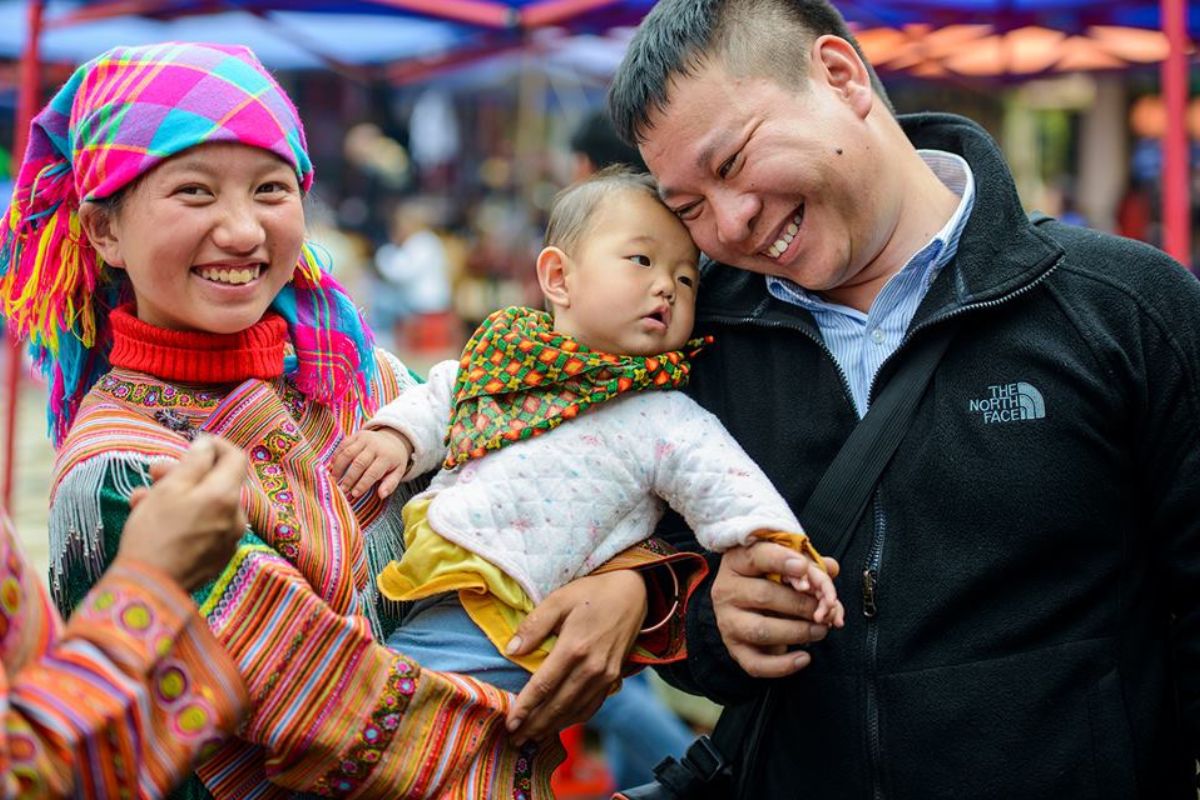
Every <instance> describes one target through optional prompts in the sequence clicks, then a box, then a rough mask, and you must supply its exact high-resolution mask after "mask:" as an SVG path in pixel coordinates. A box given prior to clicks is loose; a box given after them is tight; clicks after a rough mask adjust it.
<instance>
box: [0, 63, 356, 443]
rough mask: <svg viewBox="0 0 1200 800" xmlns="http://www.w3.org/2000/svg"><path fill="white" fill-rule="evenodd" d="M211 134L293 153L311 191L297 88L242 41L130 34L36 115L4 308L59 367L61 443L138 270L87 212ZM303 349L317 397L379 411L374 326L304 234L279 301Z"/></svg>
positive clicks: (9, 247)
mask: <svg viewBox="0 0 1200 800" xmlns="http://www.w3.org/2000/svg"><path fill="white" fill-rule="evenodd" d="M206 142H238V143H241V144H245V145H249V146H251V147H260V148H262V149H264V150H268V151H270V152H272V153H274V154H275V155H277V156H279V157H280V158H282V159H283V160H284V161H286V162H287V163H288V164H290V165H291V166H292V167H293V168H294V169H295V170H296V174H297V176H298V177H299V180H300V184H301V186H302V187H303V188H304V189H305V190H307V189H308V188H309V187H310V186H311V185H312V180H313V168H312V163H311V161H309V158H308V153H307V151H306V144H305V139H304V128H303V127H302V125H301V123H300V118H299V116H298V115H297V113H296V109H295V106H293V105H292V102H291V100H290V99H288V96H287V95H286V94H285V93H284V91H283V89H281V88H280V86H279V84H278V83H276V82H275V79H274V78H272V77H271V75H270V73H268V72H267V71H266V69H265V68H264V67H263V66H262V64H260V63H259V61H258V59H257V58H255V56H254V54H253V53H252V52H250V50H248V49H246V48H244V47H231V46H225V45H215V44H189V43H179V42H167V43H164V44H156V45H149V46H146V47H118V48H114V49H113V50H110V51H108V52H107V53H105V54H103V55H101V56H99V57H98V58H96V59H95V60H93V61H91V62H89V63H87V64H85V65H83V66H82V67H80V68H79V69H77V70H76V71H75V74H74V75H72V76H71V79H70V80H69V81H67V83H66V84H65V85H64V86H63V87H62V89H60V90H59V91H58V94H56V95H55V96H54V99H53V100H51V101H50V103H49V104H48V105H47V106H46V107H45V108H44V109H43V110H42V111H41V113H40V114H38V116H37V117H36V118H35V119H34V120H33V124H32V125H31V126H30V131H29V145H28V147H27V148H26V151H25V160H24V162H23V163H22V165H21V170H20V173H19V175H18V177H17V183H16V187H15V189H14V191H13V198H12V204H11V206H10V207H9V210H8V213H7V214H6V215H5V217H4V219H3V220H2V221H0V313H3V315H4V316H5V317H7V318H8V326H9V330H10V332H11V333H12V334H13V335H16V336H19V337H28V338H29V340H30V350H31V352H32V353H33V356H34V359H35V362H36V364H37V365H38V366H39V367H40V368H41V369H42V371H43V372H44V373H45V374H46V375H47V376H48V377H49V379H50V407H49V416H50V422H51V426H52V429H53V434H54V439H55V442H56V443H58V442H61V441H62V438H63V437H64V436H65V435H66V432H67V430H68V428H69V427H70V425H71V422H72V420H73V419H74V417H75V413H76V411H77V410H78V408H79V402H80V400H82V399H83V396H84V395H85V394H86V393H87V391H88V389H90V388H91V386H92V384H94V383H95V382H96V380H97V379H98V378H99V377H100V376H101V375H102V374H103V373H104V372H105V371H107V369H108V366H109V365H108V353H109V350H110V349H111V346H112V334H111V331H110V329H109V324H108V315H109V312H110V311H111V310H112V309H113V308H114V307H116V306H117V305H119V304H120V303H121V302H124V301H125V300H127V299H129V298H128V296H127V295H128V292H129V289H128V286H127V282H126V281H123V280H118V279H117V277H116V276H115V275H114V274H113V273H112V272H111V271H110V270H109V269H107V268H106V267H105V266H104V263H103V261H102V260H100V258H99V256H98V254H97V253H96V251H95V250H94V249H93V248H92V247H91V245H90V243H89V242H88V241H87V238H86V236H85V235H84V234H83V232H82V230H81V228H80V224H79V215H78V210H79V204H80V202H81V201H87V200H102V199H104V198H108V197H111V196H112V195H113V194H114V193H116V192H118V191H120V190H121V189H123V188H125V187H126V186H128V185H129V184H130V183H132V182H133V181H134V180H136V179H137V178H138V177H140V176H141V175H144V174H145V173H146V172H148V171H150V170H151V169H153V168H154V167H156V166H157V165H158V164H161V163H162V162H163V161H165V160H166V159H168V158H170V157H172V156H174V155H176V154H178V153H180V152H182V151H184V150H187V149H188V148H190V147H195V146H196V145H199V144H204V143H206ZM273 308H275V310H276V311H278V312H279V313H280V314H282V315H283V317H284V318H285V319H286V320H287V322H288V328H289V331H290V334H291V340H292V344H293V345H294V347H295V350H296V365H295V369H294V371H293V379H294V380H295V382H296V385H297V387H298V388H299V389H300V390H301V391H302V392H304V393H305V394H306V395H308V396H310V397H312V398H313V399H315V400H317V401H319V402H324V403H331V404H334V405H342V404H351V405H362V406H363V407H364V409H367V410H369V408H368V405H367V404H368V403H369V402H370V401H371V398H370V397H369V395H368V386H369V381H370V379H371V378H372V377H373V375H374V371H375V356H374V351H373V346H372V345H373V343H372V337H371V333H370V331H369V329H368V328H367V327H366V325H365V323H364V322H363V320H362V317H361V315H360V314H359V312H358V310H357V308H355V306H354V303H353V302H352V301H351V300H350V298H349V296H348V295H347V294H346V292H345V290H344V289H342V287H341V286H340V285H338V283H337V282H336V281H335V280H334V279H333V278H332V277H331V276H330V275H329V274H328V272H327V271H326V269H325V268H324V265H322V264H321V263H320V262H319V261H318V257H317V253H316V251H315V250H314V249H313V247H312V246H311V245H309V244H305V245H304V248H303V251H302V253H301V256H300V261H299V263H298V264H297V269H296V273H295V277H294V278H293V280H292V282H291V283H289V284H288V285H287V286H286V287H284V289H283V291H282V292H280V294H279V296H278V297H277V298H276V299H275V302H274V303H273Z"/></svg>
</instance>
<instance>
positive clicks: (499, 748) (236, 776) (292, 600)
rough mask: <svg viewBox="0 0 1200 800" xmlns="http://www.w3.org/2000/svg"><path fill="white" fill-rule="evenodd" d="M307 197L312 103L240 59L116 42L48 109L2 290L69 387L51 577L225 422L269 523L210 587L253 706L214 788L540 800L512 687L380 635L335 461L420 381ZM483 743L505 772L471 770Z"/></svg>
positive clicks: (85, 566)
mask: <svg viewBox="0 0 1200 800" xmlns="http://www.w3.org/2000/svg"><path fill="white" fill-rule="evenodd" d="M311 183H312V167H311V163H310V161H309V158H308V155H307V152H306V150H305V140H304V133H303V129H302V127H301V124H300V121H299V119H298V117H297V116H296V112H295V108H294V106H293V105H292V103H291V101H290V100H289V99H288V98H287V96H286V95H285V94H284V93H283V91H282V90H281V89H280V88H279V86H278V84H276V83H275V81H274V80H273V79H272V78H271V76H270V75H269V74H268V73H267V72H266V71H265V70H264V69H263V68H262V66H261V65H260V64H259V63H258V61H257V60H256V59H255V58H254V56H253V54H251V53H250V52H249V51H247V50H246V49H244V48H236V47H223V46H217V45H194V44H179V43H168V44H162V45H153V46H148V47H141V48H118V49H117V50H114V51H110V52H109V53H106V54H105V55H102V56H100V57H99V58H97V59H96V60H95V61H93V62H91V63H89V64H87V65H85V66H83V67H81V68H80V69H79V70H78V71H77V72H76V73H75V75H74V76H73V77H72V78H71V80H70V81H69V82H68V83H67V84H66V86H64V87H63V89H62V90H61V91H60V92H59V94H58V95H57V96H56V97H55V98H54V100H52V101H51V103H50V104H49V106H47V108H46V109H45V110H44V111H43V112H42V114H40V115H39V117H38V118H37V120H35V124H34V128H33V132H32V136H31V141H30V148H29V151H28V153H27V154H26V158H25V162H24V164H23V166H22V170H21V175H20V178H19V179H18V183H17V187H16V192H15V194H14V212H13V214H12V215H11V216H10V219H9V220H8V230H7V233H5V234H3V235H4V244H5V247H4V248H3V251H4V253H5V255H4V257H6V258H8V259H9V260H10V263H9V266H8V269H7V274H6V275H5V277H4V279H3V280H2V281H0V297H2V298H3V300H4V303H5V310H6V311H7V312H8V313H9V314H10V315H11V317H12V319H13V322H14V324H15V325H16V326H17V328H18V330H21V331H22V332H25V333H28V334H32V338H33V341H34V345H35V349H38V351H39V352H40V355H41V357H42V358H41V361H42V363H43V364H44V366H45V368H46V369H47V370H48V371H49V373H50V374H51V377H52V395H51V413H52V417H53V419H54V421H55V432H56V435H57V438H58V440H59V443H60V453H59V458H58V463H57V469H56V480H55V490H54V496H53V498H52V512H51V527H52V532H51V535H52V540H53V541H52V550H53V553H52V555H53V558H54V564H53V566H52V571H53V574H54V575H55V588H56V590H57V591H58V592H59V598H60V600H61V601H64V602H67V603H74V602H75V601H77V600H78V598H80V597H82V594H83V592H84V591H86V588H87V587H88V586H90V584H91V583H92V582H93V581H94V580H95V579H96V578H97V577H98V576H99V575H100V574H101V572H102V571H103V569H104V567H105V566H106V565H107V564H108V562H109V561H110V560H111V557H112V554H113V552H114V550H115V547H116V545H117V541H118V534H117V532H118V531H119V530H120V523H121V522H122V521H123V519H124V517H125V515H126V514H127V513H128V509H129V502H128V498H129V494H130V492H131V491H132V490H133V489H134V488H135V487H137V486H138V485H140V484H141V482H142V475H144V473H145V470H146V467H147V465H148V464H152V463H154V462H156V461H163V460H170V459H173V458H176V457H178V454H179V453H180V452H181V451H182V449H183V447H184V445H185V444H186V442H187V441H188V440H189V439H190V438H191V437H193V436H195V435H196V434H197V433H198V432H200V431H205V432H210V433H216V434H220V435H221V436H224V437H226V438H228V439H229V440H230V441H232V442H233V443H234V444H236V445H237V446H238V447H239V448H240V449H241V450H242V451H243V452H244V453H246V455H247V456H248V457H249V461H250V468H249V470H248V489H247V492H246V494H245V500H244V503H245V508H246V511H247V514H248V516H249V520H250V526H251V529H252V532H251V533H249V534H248V535H247V536H246V538H245V539H244V541H243V542H242V545H241V546H240V547H239V549H238V552H237V553H236V554H235V556H234V558H233V559H232V561H231V562H230V565H229V566H228V567H227V568H226V570H225V571H224V572H223V573H222V574H221V576H219V577H218V578H217V580H216V581H215V582H214V583H213V584H212V585H210V586H208V587H205V589H204V590H203V591H201V592H200V593H199V594H198V596H197V598H198V600H199V601H200V608H201V612H202V613H203V614H204V615H205V617H206V618H207V620H208V623H209V627H210V628H211V629H212V631H213V633H214V634H215V635H216V636H217V638H218V640H219V641H221V643H222V644H224V645H225V647H226V648H227V649H228V650H229V652H230V653H231V654H232V656H233V657H234V660H235V661H236V662H237V664H238V669H239V672H240V673H241V675H242V676H243V678H244V679H245V681H246V683H247V685H248V687H249V692H250V697H251V699H252V702H253V711H252V713H251V716H250V718H249V719H248V721H247V723H246V724H245V725H244V726H243V727H242V729H241V730H240V731H239V736H238V738H237V739H230V740H229V741H227V742H226V743H225V744H224V745H223V746H222V747H221V749H220V750H219V751H218V752H217V754H216V755H215V756H214V757H212V758H210V759H209V760H208V761H206V762H205V763H204V764H203V765H201V767H200V769H199V771H198V772H199V775H200V777H201V778H202V779H203V782H204V785H205V787H206V789H207V792H210V793H211V794H212V795H214V796H216V797H236V798H242V797H247V796H262V797H270V796H290V795H291V794H292V793H294V792H311V793H316V794H320V795H326V796H330V795H332V796H355V797H363V796H389V797H395V796H403V797H439V798H440V797H462V798H479V797H500V796H506V797H507V796H515V797H519V796H525V797H540V796H549V780H548V778H549V773H550V771H551V770H552V768H553V766H554V764H555V763H557V760H558V759H559V758H560V749H559V748H558V747H557V744H556V743H551V744H547V745H541V746H539V745H537V744H530V745H528V746H527V747H525V748H519V747H517V746H516V744H515V741H516V740H514V739H513V738H512V737H510V736H509V733H508V731H507V730H506V714H507V713H508V712H509V709H510V706H511V704H512V696H511V695H508V694H506V693H504V692H502V691H499V690H496V689H494V688H492V687H488V686H486V685H484V684H481V683H477V682H475V681H472V680H470V679H467V678H462V677H459V676H454V675H444V674H438V673H434V672H429V671H423V670H421V668H420V667H419V665H417V664H416V663H414V662H412V661H411V660H409V659H407V658H405V657H403V656H402V655H397V654H395V653H392V652H390V651H388V650H387V649H386V648H385V647H383V646H382V645H381V644H378V643H377V642H376V639H377V637H379V636H381V635H383V634H384V633H386V631H387V630H388V628H389V616H390V615H389V613H388V611H389V609H386V608H381V607H380V605H379V604H378V602H377V593H376V591H375V588H374V581H373V575H374V574H375V571H376V568H377V567H379V566H382V564H383V563H384V562H386V560H387V559H388V558H390V557H392V556H394V555H395V553H396V552H397V551H398V547H399V542H400V541H401V540H402V531H401V528H400V523H399V521H398V514H393V513H391V511H390V510H389V507H387V506H385V505H384V504H383V503H382V501H379V500H377V499H372V498H364V499H363V500H360V501H357V502H355V503H354V504H351V502H350V501H349V500H348V499H347V497H346V496H345V495H344V494H343V493H342V492H341V491H340V490H339V489H338V488H337V486H336V484H335V483H334V481H333V480H332V477H331V476H330V475H329V473H328V470H327V463H328V460H329V458H330V456H331V454H332V452H333V450H334V449H335V448H336V446H337V444H338V443H339V442H340V441H341V439H342V438H343V437H344V436H345V435H347V434H348V433H352V432H353V431H354V430H356V429H357V427H358V426H359V425H360V424H361V423H362V420H363V418H364V415H365V414H369V413H370V412H371V411H372V410H373V409H374V408H375V407H376V406H377V405H378V404H379V403H381V402H386V401H388V400H390V399H392V398H393V397H394V396H396V395H397V394H398V393H399V392H400V391H401V390H402V389H403V388H404V387H405V386H408V385H411V384H412V383H413V381H414V378H413V377H412V375H411V373H409V371H408V370H407V369H406V368H404V367H403V365H401V364H400V363H399V362H397V361H396V360H395V359H393V358H391V357H389V356H386V355H379V356H378V357H377V354H376V353H375V351H374V350H373V349H372V347H371V345H370V341H371V338H370V334H369V332H368V331H367V330H366V329H365V327H364V326H363V324H362V321H361V318H360V317H359V314H358V312H357V310H356V309H355V308H354V305H353V303H352V302H351V301H350V299H349V298H348V297H347V296H346V295H345V293H344V292H343V291H342V289H341V287H340V286H338V285H337V283H336V282H335V281H333V279H332V278H331V277H330V276H329V275H328V274H327V273H326V272H325V271H324V270H323V269H322V268H321V266H320V265H319V263H318V260H317V257H316V253H315V251H314V250H313V249H312V247H311V246H310V245H308V244H306V243H305V242H304V213H303V206H302V198H303V195H304V193H305V192H307V190H308V189H309V187H310V186H311ZM398 508H399V506H398V505H397V506H396V509H397V510H398ZM631 575H632V577H631ZM597 580H598V582H596V583H594V584H592V587H591V589H590V591H591V592H592V593H593V594H596V595H597V596H595V597H593V598H591V600H592V605H593V606H598V607H600V608H603V609H605V610H606V611H608V613H609V616H610V617H612V618H613V619H615V621H616V624H614V625H613V626H612V629H611V630H609V631H607V632H606V637H607V639H606V644H607V647H606V648H605V649H604V652H605V653H608V655H606V656H605V663H606V664H619V662H620V658H621V656H623V655H624V652H625V650H626V649H627V648H628V647H629V646H630V644H631V641H632V639H633V637H634V635H635V633H636V629H637V627H638V624H640V622H641V621H642V619H643V617H644V612H645V608H646V599H645V592H644V591H643V586H642V582H641V579H640V578H638V577H637V576H636V575H634V574H632V573H629V572H627V571H622V572H616V573H612V574H610V575H606V576H599V577H598V579H597ZM550 616H551V617H553V615H550ZM543 619H545V617H543ZM562 627H563V632H564V633H565V632H566V631H567V625H566V624H564V625H563V626H562ZM533 628H534V629H536V626H533ZM672 643H673V644H678V639H677V638H676V639H675V640H674V642H672ZM534 644H536V642H535V643H534ZM569 649H573V650H574V651H575V652H580V650H581V648H580V646H579V645H578V644H577V645H576V646H575V647H574V648H569ZM565 666H567V667H569V666H570V665H569V664H568V665H565ZM565 671H566V670H565V669H563V667H562V666H560V675H561V674H565ZM570 683H571V681H570V680H563V679H562V678H561V677H559V678H558V679H556V680H551V681H549V682H548V683H543V684H542V685H541V686H540V687H538V691H535V692H534V695H535V696H536V695H537V694H538V692H539V691H540V692H542V693H544V692H546V690H547V687H549V690H550V694H551V695H552V698H551V699H552V701H553V702H552V703H547V704H546V705H552V706H553V707H556V708H557V707H558V706H561V705H562V704H563V702H564V698H563V694H564V692H565V691H567V689H568V688H569V684H570ZM603 691H604V686H603V685H602V686H601V687H600V688H599V690H598V692H597V690H596V689H595V688H593V689H592V692H594V693H597V694H599V695H600V696H599V697H596V698H594V701H595V702H596V703H598V702H599V699H600V698H601V697H602V694H603ZM589 702H591V700H589ZM534 713H536V712H534ZM514 715H515V716H529V718H530V719H532V716H533V715H532V714H528V712H522V711H520V710H519V709H518V710H517V711H515V712H514ZM543 717H544V715H543ZM542 724H543V725H544V724H545V722H544V720H543V722H542ZM525 730H526V732H527V733H530V732H532V733H538V732H540V731H538V730H537V729H534V730H533V731H529V730H528V729H525ZM520 738H522V737H520V731H518V740H519V739H520ZM481 753H489V754H490V756H489V757H488V758H487V759H485V760H486V762H487V763H489V764H490V765H491V767H490V768H489V769H488V770H470V769H468V765H469V764H472V763H476V762H477V761H478V760H479V759H478V756H479V755H480V754H481ZM192 788H193V790H196V791H198V789H197V787H195V786H194V785H193V787H192Z"/></svg>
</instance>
